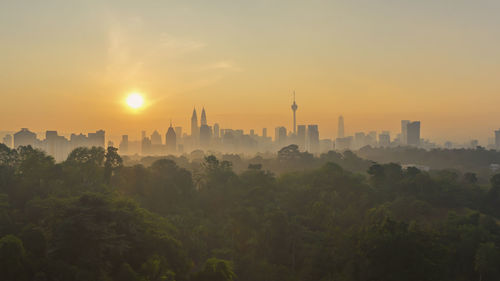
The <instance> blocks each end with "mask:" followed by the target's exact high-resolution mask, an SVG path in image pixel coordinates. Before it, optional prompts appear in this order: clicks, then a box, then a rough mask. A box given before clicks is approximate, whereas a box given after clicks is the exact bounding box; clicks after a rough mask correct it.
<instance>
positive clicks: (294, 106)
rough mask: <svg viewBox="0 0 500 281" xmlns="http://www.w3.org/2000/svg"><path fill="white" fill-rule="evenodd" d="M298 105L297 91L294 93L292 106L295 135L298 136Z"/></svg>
mask: <svg viewBox="0 0 500 281" xmlns="http://www.w3.org/2000/svg"><path fill="white" fill-rule="evenodd" d="M298 108H299V107H298V105H297V103H295V91H293V104H292V111H293V134H294V135H297V118H296V111H297V109H298Z"/></svg>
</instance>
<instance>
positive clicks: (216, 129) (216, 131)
mask: <svg viewBox="0 0 500 281" xmlns="http://www.w3.org/2000/svg"><path fill="white" fill-rule="evenodd" d="M214 137H215V138H220V126H219V123H215V124H214Z"/></svg>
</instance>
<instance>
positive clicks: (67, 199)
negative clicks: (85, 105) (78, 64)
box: [0, 145, 500, 281]
mask: <svg viewBox="0 0 500 281" xmlns="http://www.w3.org/2000/svg"><path fill="white" fill-rule="evenodd" d="M327 159H330V160H332V161H328V160H327ZM273 161H274V162H273V163H279V164H280V166H281V170H280V171H282V173H280V175H279V176H276V175H275V174H273V173H271V172H269V171H268V170H267V169H263V167H264V166H265V163H259V162H258V161H257V160H255V159H254V160H253V162H252V163H251V164H250V165H249V166H248V168H247V169H244V170H243V171H241V172H238V173H236V172H235V171H234V169H233V166H232V163H231V162H230V161H228V160H224V159H218V158H217V157H215V156H208V157H206V158H205V159H204V161H203V162H202V163H201V164H200V163H198V165H199V167H197V168H196V169H186V168H185V167H183V165H182V164H179V163H176V162H174V161H173V160H170V159H160V160H156V161H154V162H153V163H151V165H148V166H147V167H146V166H143V165H134V166H124V165H123V163H122V159H121V157H120V156H119V155H118V154H117V151H116V149H114V148H108V150H107V151H105V150H104V149H102V148H91V149H89V148H78V149H76V150H75V151H73V152H72V153H71V154H70V156H69V157H68V159H67V160H66V161H65V162H63V163H55V162H54V160H53V159H52V158H51V157H49V156H47V155H45V154H44V153H43V152H41V151H38V150H34V149H32V148H31V147H21V148H19V149H16V150H12V149H9V148H7V147H6V146H3V145H0V274H1V275H2V276H1V279H2V280H39V281H41V280H61V281H62V280H64V281H71V280H82V281H83V280H85V281H87V280H115V281H118V280H119V281H127V280H137V281H138V280H141V281H153V280H154V281H156V280H193V281H201V280H203V281H208V280H214V281H219V280H220V281H225V280H259V281H261V280H262V281H265V280H311V281H312V280H314V281H316V280H325V281H326V280H345V281H348V280H353V281H354V280H356V281H364V280H366V281H368V280H370V281H391V280H395V281H396V280H398V281H399V280H410V281H411V280H415V281H420V280H439V281H442V280H450V281H451V280H453V281H455V280H459V281H460V280H464V281H465V280H467V281H468V280H482V281H488V280H499V279H500V270H499V267H498V265H499V264H500V250H499V249H500V226H499V223H498V219H499V218H500V174H499V175H494V176H493V177H492V178H491V180H490V183H488V184H480V183H478V181H477V178H476V176H475V175H474V174H473V173H468V174H463V175H458V174H457V173H454V172H451V171H436V172H432V173H427V172H423V171H420V170H418V169H416V168H408V169H402V168H401V166H399V165H398V164H392V163H391V164H375V163H370V162H369V161H365V160H362V159H360V158H357V156H356V155H354V154H352V153H351V154H346V156H343V155H341V154H337V153H335V152H332V153H330V154H326V155H324V156H323V158H321V159H318V158H312V156H310V155H308V154H303V153H300V152H298V151H297V149H296V147H293V146H292V147H287V148H284V149H283V150H281V151H280V153H278V156H277V158H276V159H275V160H273ZM318 161H322V162H323V164H322V166H320V167H316V165H312V167H311V168H310V169H304V166H307V163H313V162H314V163H318ZM184 165H186V163H184ZM190 165H195V164H193V163H191V164H190ZM356 166H357V167H356ZM358 170H359V171H362V172H363V173H355V172H353V171H358Z"/></svg>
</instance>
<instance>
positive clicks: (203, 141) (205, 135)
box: [200, 124, 212, 148]
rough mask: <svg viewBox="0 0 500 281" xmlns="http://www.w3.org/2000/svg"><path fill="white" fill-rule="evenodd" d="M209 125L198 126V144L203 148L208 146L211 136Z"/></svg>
mask: <svg viewBox="0 0 500 281" xmlns="http://www.w3.org/2000/svg"><path fill="white" fill-rule="evenodd" d="M211 131H212V130H211V128H210V126H208V125H206V124H203V125H201V127H200V146H201V147H203V148H208V146H209V145H210V139H211V138H212V134H211Z"/></svg>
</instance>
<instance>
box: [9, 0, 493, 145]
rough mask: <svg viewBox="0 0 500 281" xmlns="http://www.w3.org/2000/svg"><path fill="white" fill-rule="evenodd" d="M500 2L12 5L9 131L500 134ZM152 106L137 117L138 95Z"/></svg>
mask: <svg viewBox="0 0 500 281" xmlns="http://www.w3.org/2000/svg"><path fill="white" fill-rule="evenodd" d="M499 11H500V1H497V0H476V1H465V0H449V1H445V0H433V1H431V0H429V1H427V0H421V1H410V0H366V1H359V0H350V1H334V0H330V1H326V0H308V1H294V0H283V1H280V0H254V1H249V0H247V1H242V0H226V1H222V0H211V1H206V0H204V1H201V0H199V1H194V0H193V1H190V0H183V1H179V0H177V1H173V0H171V1H168V0H165V1H153V0H150V1H126V0H125V1H123V0H122V1H95V0H86V1H54V0H47V1H25V0H16V1H14V0H12V1H11V0H4V1H0V99H1V103H0V131H15V130H18V129H19V128H21V127H28V128H30V129H31V130H33V131H44V130H58V131H60V132H62V133H69V132H84V133H86V132H90V131H95V130H98V129H104V130H106V131H107V132H108V135H112V136H119V135H120V134H125V133H127V134H130V136H131V138H132V139H134V137H135V136H137V138H138V137H139V135H140V131H141V130H146V131H147V132H148V134H150V133H151V132H152V131H153V130H155V129H157V130H159V131H160V133H162V134H164V133H165V132H166V130H167V128H168V126H169V123H170V120H171V121H172V122H173V124H174V126H183V127H184V128H185V129H184V130H185V131H188V130H189V120H190V117H191V113H192V110H193V108H194V107H196V109H197V111H198V114H199V113H200V112H201V108H202V107H205V109H206V111H207V117H208V122H209V124H213V123H219V124H220V125H221V127H222V128H235V129H244V130H245V131H248V130H249V129H255V130H256V131H257V132H260V131H261V129H262V128H263V127H266V128H268V131H270V132H273V131H274V129H273V128H274V127H277V126H286V127H287V128H288V129H289V130H291V127H292V112H291V109H290V106H291V103H292V92H293V91H294V90H295V91H296V95H297V104H298V106H299V108H298V111H297V120H298V121H297V123H298V124H318V125H319V129H320V137H321V138H332V137H335V136H336V130H337V118H338V116H339V115H340V114H342V115H343V116H344V118H345V128H346V133H347V134H353V133H354V132H357V131H366V132H368V131H379V132H380V131H383V130H390V131H391V132H392V134H393V135H395V134H396V133H398V132H399V131H400V120H402V119H409V120H420V121H421V122H422V131H421V135H422V137H423V138H428V139H431V140H434V141H438V142H442V141H445V140H454V141H462V142H463V141H468V140H471V139H479V140H480V142H481V143H483V144H486V142H487V139H488V138H491V137H493V130H496V129H498V128H500V109H499V105H500V83H499V81H500V52H499V51H498V50H499V49H500V48H499V47H500V28H499V26H500V17H499V16H498V12H499ZM132 92H139V93H142V94H143V96H144V98H145V101H146V106H145V107H144V108H142V109H141V110H139V111H132V110H131V109H130V108H127V107H126V106H125V102H124V100H125V98H126V96H127V95H128V94H130V93H132Z"/></svg>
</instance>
